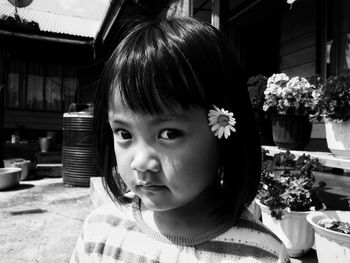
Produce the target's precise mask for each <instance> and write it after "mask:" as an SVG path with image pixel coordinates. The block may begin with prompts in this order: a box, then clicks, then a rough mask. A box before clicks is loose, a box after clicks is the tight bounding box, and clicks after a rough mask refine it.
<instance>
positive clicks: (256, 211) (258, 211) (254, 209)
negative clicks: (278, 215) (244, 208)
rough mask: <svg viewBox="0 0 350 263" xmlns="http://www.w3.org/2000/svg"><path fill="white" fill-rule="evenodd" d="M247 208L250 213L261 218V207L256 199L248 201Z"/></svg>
mask: <svg viewBox="0 0 350 263" xmlns="http://www.w3.org/2000/svg"><path fill="white" fill-rule="evenodd" d="M248 210H249V212H250V213H252V214H253V215H254V216H255V217H256V218H257V219H260V218H261V209H260V206H259V205H258V203H257V201H256V199H254V200H253V202H251V203H250V205H249V206H248Z"/></svg>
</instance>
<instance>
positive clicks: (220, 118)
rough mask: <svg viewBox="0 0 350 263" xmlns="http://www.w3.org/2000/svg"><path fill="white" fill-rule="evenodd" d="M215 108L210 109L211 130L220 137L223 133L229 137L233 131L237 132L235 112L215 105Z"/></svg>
mask: <svg viewBox="0 0 350 263" xmlns="http://www.w3.org/2000/svg"><path fill="white" fill-rule="evenodd" d="M213 107H214V110H209V113H208V120H209V126H211V131H212V132H214V134H215V136H217V137H218V138H219V139H220V138H221V137H222V135H224V136H225V139H227V138H228V137H229V136H230V135H231V131H232V132H236V129H235V125H236V119H235V118H233V113H232V112H229V111H227V110H224V109H221V110H220V109H219V108H218V107H216V106H215V105H213Z"/></svg>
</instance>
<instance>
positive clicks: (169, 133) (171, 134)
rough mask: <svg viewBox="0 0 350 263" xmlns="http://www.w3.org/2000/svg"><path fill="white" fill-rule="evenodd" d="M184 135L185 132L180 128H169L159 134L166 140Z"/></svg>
mask: <svg viewBox="0 0 350 263" xmlns="http://www.w3.org/2000/svg"><path fill="white" fill-rule="evenodd" d="M182 135H183V133H182V132H181V131H179V130H176V129H167V130H163V131H162V132H161V133H160V134H159V138H160V139H164V140H174V139H177V138H178V137H181V136H182Z"/></svg>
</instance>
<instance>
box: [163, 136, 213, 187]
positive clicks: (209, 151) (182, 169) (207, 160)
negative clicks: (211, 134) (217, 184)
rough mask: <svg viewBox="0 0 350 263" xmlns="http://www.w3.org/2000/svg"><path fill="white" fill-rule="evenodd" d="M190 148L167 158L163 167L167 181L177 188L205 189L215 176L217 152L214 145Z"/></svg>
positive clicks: (200, 145)
mask: <svg viewBox="0 0 350 263" xmlns="http://www.w3.org/2000/svg"><path fill="white" fill-rule="evenodd" d="M191 146H192V147H189V148H187V149H185V150H184V151H181V152H178V153H177V154H176V156H172V157H171V158H168V160H167V162H165V163H166V165H164V166H163V169H164V171H165V174H166V176H167V177H168V178H167V179H168V180H169V182H171V183H173V184H174V185H175V186H176V187H177V188H186V189H187V188H192V187H193V186H195V187H205V186H206V185H208V184H209V183H211V182H212V181H213V180H214V178H216V176H217V169H218V166H219V164H218V163H219V157H218V156H219V151H218V149H217V147H216V145H215V143H213V144H211V143H206V144H198V145H191ZM193 146H194V147H193ZM170 175H173V176H170Z"/></svg>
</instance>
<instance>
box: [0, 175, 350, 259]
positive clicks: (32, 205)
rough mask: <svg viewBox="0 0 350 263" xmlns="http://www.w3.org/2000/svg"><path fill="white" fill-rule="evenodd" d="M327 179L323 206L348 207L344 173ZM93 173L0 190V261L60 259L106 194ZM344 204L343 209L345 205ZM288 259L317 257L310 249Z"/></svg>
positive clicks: (65, 256) (348, 179)
mask: <svg viewBox="0 0 350 263" xmlns="http://www.w3.org/2000/svg"><path fill="white" fill-rule="evenodd" d="M316 177H317V179H318V180H323V181H326V182H327V189H326V191H325V192H324V197H325V198H326V199H327V202H326V203H327V206H328V208H329V209H345V210H348V209H349V207H348V202H349V200H350V193H349V190H348V189H350V177H339V176H336V175H327V174H318V175H317V176H316ZM98 179H99V178H96V181H95V183H93V184H92V188H91V189H90V188H84V187H70V186H65V185H64V184H63V182H62V178H44V179H40V180H31V181H22V182H21V184H20V186H19V187H18V188H16V189H13V190H9V191H0V263H22V262H23V263H24V262H25V263H32V262H33V263H47V262H48V263H56V262H57V263H58V262H59V263H65V262H68V261H69V258H70V255H71V253H72V250H73V248H74V245H75V242H76V239H77V236H78V235H79V231H80V229H81V227H82V224H83V221H84V219H85V217H86V216H87V214H88V213H89V212H90V211H92V209H93V204H92V201H91V198H90V192H91V193H92V195H91V196H92V200H93V202H94V205H95V206H96V205H100V204H101V203H104V202H106V200H107V199H108V198H107V197H106V196H105V195H104V194H103V188H102V185H101V183H100V181H99V180H98ZM346 208H347V209H346ZM292 263H317V257H316V253H315V250H311V251H310V252H308V253H307V254H306V255H304V256H303V257H302V258H299V259H292Z"/></svg>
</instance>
